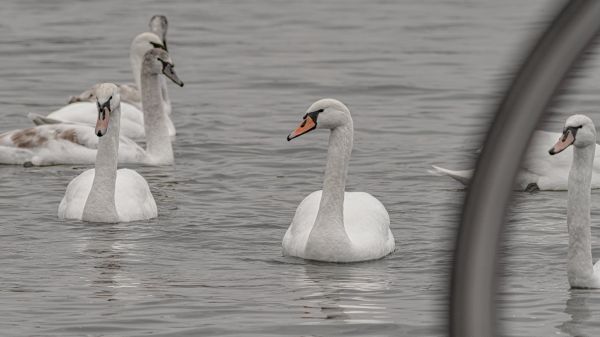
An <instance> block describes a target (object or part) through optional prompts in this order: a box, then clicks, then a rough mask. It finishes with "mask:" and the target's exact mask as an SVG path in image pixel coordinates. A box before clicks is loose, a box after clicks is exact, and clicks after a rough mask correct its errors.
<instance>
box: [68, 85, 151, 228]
mask: <svg viewBox="0 0 600 337" xmlns="http://www.w3.org/2000/svg"><path fill="white" fill-rule="evenodd" d="M96 97H97V98H98V101H97V102H98V104H97V106H98V108H97V109H98V121H97V123H96V129H95V133H96V135H98V137H101V138H100V141H99V142H98V151H97V154H96V168H93V169H89V170H87V171H85V172H83V173H82V174H80V175H79V176H77V177H76V178H75V179H73V180H71V182H70V183H69V185H68V186H67V190H66V192H65V196H64V197H63V199H62V201H61V202H60V205H59V206H58V217H59V218H60V219H77V220H84V221H93V222H127V221H135V220H144V219H150V218H155V217H156V216H157V215H158V211H157V208H156V202H154V197H153V196H152V193H151V192H150V188H149V187H148V183H147V182H146V179H144V177H142V176H141V175H139V174H138V173H137V172H136V171H133V170H130V169H120V170H117V156H118V151H119V129H120V122H121V107H120V105H121V101H120V97H119V89H118V88H117V86H116V85H114V84H112V83H104V84H101V85H100V86H98V89H97V90H96Z"/></svg>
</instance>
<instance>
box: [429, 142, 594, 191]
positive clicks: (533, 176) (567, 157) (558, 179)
mask: <svg viewBox="0 0 600 337" xmlns="http://www.w3.org/2000/svg"><path fill="white" fill-rule="evenodd" d="M559 136H560V133H556V132H548V131H541V130H538V131H535V133H534V134H533V137H532V139H531V143H530V145H529V148H528V150H527V153H526V154H525V157H524V158H523V163H522V164H521V170H520V171H519V172H518V174H517V178H516V181H515V189H517V190H526V189H528V188H531V187H532V186H535V187H536V188H537V189H540V190H553V191H560V190H566V189H567V186H568V177H569V169H570V166H571V160H572V158H573V150H572V149H571V148H567V149H566V150H565V152H564V153H563V154H561V155H560V156H548V152H547V151H548V149H547V147H548V144H552V143H553V142H554V141H555V140H556V139H557V138H558V137H559ZM594 153H595V156H598V157H600V148H596V149H595V152H594ZM432 167H433V169H434V171H432V173H433V174H436V175H446V176H449V177H451V178H452V179H455V180H457V181H458V182H460V183H461V184H463V185H465V186H467V185H468V184H469V181H470V180H471V177H472V175H473V170H448V169H445V168H442V167H439V166H435V165H432ZM592 172H593V174H592V181H591V187H592V188H594V189H595V188H600V161H598V162H596V163H594V165H593V167H592Z"/></svg>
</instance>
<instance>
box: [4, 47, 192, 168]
mask: <svg viewBox="0 0 600 337" xmlns="http://www.w3.org/2000/svg"><path fill="white" fill-rule="evenodd" d="M161 74H162V75H165V76H167V77H168V78H169V79H171V80H172V81H174V82H175V83H177V84H179V85H180V86H183V82H181V80H180V79H179V78H178V77H177V75H176V74H175V70H174V69H173V63H172V61H171V58H170V57H169V54H168V53H167V51H165V50H164V49H161V48H154V49H152V50H149V51H148V52H147V53H146V55H145V57H144V61H143V71H142V74H141V77H142V101H143V102H144V105H145V106H146V109H144V121H143V123H144V129H145V130H147V132H145V136H146V149H142V148H141V147H140V146H139V145H137V144H136V143H135V142H134V141H133V140H131V139H129V138H127V137H124V136H118V137H117V139H119V154H118V156H117V158H118V161H119V162H120V163H141V164H147V165H169V164H173V162H174V157H173V148H172V144H171V139H170V137H169V131H168V128H167V125H166V123H165V119H166V116H165V114H164V112H163V110H162V104H161V103H160V101H159V97H160V96H159V94H158V93H159V92H160V85H161V82H160V81H159V76H160V75H161ZM117 89H118V88H117ZM92 105H93V104H92ZM96 109H97V108H96ZM119 110H120V109H119ZM119 114H120V111H119ZM96 115H97V112H96ZM36 119H37V117H36ZM40 119H44V122H45V123H46V124H43V125H38V126H36V127H32V128H28V129H22V130H13V131H9V132H5V133H3V134H0V164H31V165H56V164H89V163H94V161H95V157H96V149H97V147H98V139H97V137H92V136H90V135H93V129H94V128H93V127H91V126H88V125H84V124H79V123H77V122H73V123H61V122H59V121H52V120H51V119H50V118H46V117H40ZM122 120H124V122H122V123H123V124H124V125H128V119H127V118H123V119H122ZM50 123H51V124H50Z"/></svg>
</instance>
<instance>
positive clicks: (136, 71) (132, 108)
mask: <svg viewBox="0 0 600 337" xmlns="http://www.w3.org/2000/svg"><path fill="white" fill-rule="evenodd" d="M153 48H162V49H166V48H165V47H164V46H163V45H162V41H161V40H160V38H159V37H158V36H157V35H156V34H154V33H150V32H145V33H142V34H139V35H138V36H136V37H135V38H134V39H133V41H132V43H131V50H130V54H129V56H130V61H131V67H132V70H133V75H134V78H135V81H136V86H137V88H140V87H141V68H142V61H143V59H144V55H145V54H146V52H147V51H148V50H150V49H153ZM160 83H161V90H160V92H159V96H158V97H160V98H161V102H162V104H163V111H165V109H168V111H167V112H170V110H171V103H170V101H169V100H168V96H167V91H166V83H165V82H164V81H162V80H160ZM96 88H97V85H96V86H93V87H92V88H90V89H88V90H86V91H84V92H83V93H82V94H80V96H82V97H86V98H87V99H85V100H80V101H77V99H73V98H72V99H71V100H70V101H71V104H68V105H66V106H64V107H62V108H60V109H58V110H56V111H53V112H51V113H49V114H48V115H47V116H42V115H39V114H34V113H30V114H29V115H28V117H29V119H31V120H32V121H33V122H34V124H36V125H43V124H56V123H76V124H83V125H90V126H93V125H94V123H95V118H96V106H95V103H93V102H90V100H94V99H95V97H94V95H93V92H94V91H95V90H96ZM121 89H123V90H125V92H128V93H129V94H128V96H129V97H135V93H136V90H137V89H136V87H133V86H132V85H122V86H121ZM138 96H141V95H139V93H138ZM164 97H167V98H166V99H167V101H165V100H164ZM140 102H141V101H140ZM142 110H143V109H140V106H139V105H137V104H136V103H134V104H129V103H122V112H121V113H122V123H123V129H122V130H121V134H122V135H124V136H126V137H129V138H132V139H141V138H144V136H145V130H144V113H143V112H142ZM168 115H169V114H168V113H167V116H166V118H165V119H164V123H165V124H166V126H167V128H168V131H169V136H174V135H175V133H176V132H175V126H174V125H173V122H172V121H171V118H170V117H169V116H168Z"/></svg>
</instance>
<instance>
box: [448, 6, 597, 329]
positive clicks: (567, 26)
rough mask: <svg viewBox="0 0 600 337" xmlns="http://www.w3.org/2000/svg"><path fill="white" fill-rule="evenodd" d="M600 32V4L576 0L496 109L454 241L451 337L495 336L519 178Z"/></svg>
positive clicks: (562, 15)
mask: <svg viewBox="0 0 600 337" xmlns="http://www.w3.org/2000/svg"><path fill="white" fill-rule="evenodd" d="M599 30H600V1H594V0H585V1H580V0H575V1H570V2H569V3H568V4H567V5H566V6H565V7H564V8H563V9H562V10H561V11H560V13H559V14H558V16H557V17H556V19H555V20H554V21H553V22H552V24H551V25H550V27H549V28H548V29H547V30H546V32H545V33H544V34H543V36H542V38H541V39H540V40H539V42H538V43H537V45H536V46H535V47H534V49H533V51H532V52H531V53H530V55H529V56H528V57H527V59H526V61H525V63H524V64H523V66H522V67H521V69H520V71H519V72H518V74H517V76H516V78H515V79H514V80H513V82H512V84H511V86H510V88H509V90H508V92H507V93H506V95H505V97H504V99H503V101H502V103H501V104H500V107H499V108H498V110H497V112H496V116H495V118H494V121H493V123H492V125H491V127H490V130H489V132H488V134H487V137H486V140H485V142H484V147H483V151H482V152H481V155H480V156H479V159H478V161H477V165H476V170H475V175H474V176H473V180H472V181H471V186H470V188H469V191H468V194H467V197H466V199H465V204H464V208H463V215H462V221H461V224H460V227H459V232H458V237H457V240H456V249H455V253H454V268H453V271H452V279H451V285H450V290H451V296H450V317H449V318H450V322H449V323H450V327H449V328H450V335H451V336H455V337H485V336H494V335H495V332H496V310H495V295H496V279H495V275H496V272H495V271H496V266H497V261H498V259H497V256H498V255H497V252H498V248H499V247H500V240H501V235H502V228H503V225H504V217H505V212H506V209H507V206H508V203H509V201H510V198H511V195H512V187H513V182H514V178H515V176H516V174H517V171H518V169H519V164H520V162H521V159H522V157H523V154H524V153H525V150H526V149H527V145H528V143H529V140H530V138H531V135H532V134H533V131H534V129H535V127H536V126H537V124H538V122H539V120H540V118H541V117H542V115H543V113H544V110H545V108H546V107H547V105H548V103H549V102H550V99H551V98H552V96H553V94H554V92H555V91H556V90H557V89H558V88H559V86H560V84H561V82H562V81H563V79H564V78H565V77H566V75H567V73H568V71H569V69H570V68H571V66H572V65H573V63H574V62H575V61H576V60H577V58H578V57H579V56H580V55H581V54H582V52H583V51H584V50H585V49H586V47H587V46H588V45H589V44H590V43H591V42H592V41H593V38H594V37H595V35H596V33H597V32H598V31H599ZM550 145H552V144H550Z"/></svg>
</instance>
